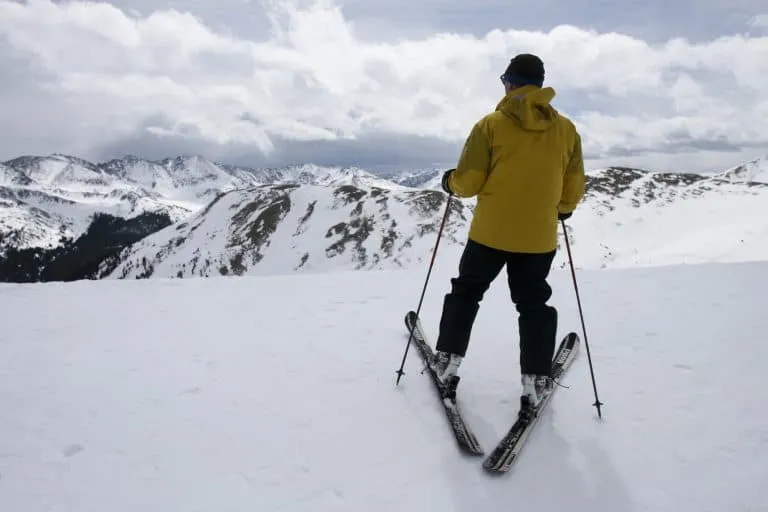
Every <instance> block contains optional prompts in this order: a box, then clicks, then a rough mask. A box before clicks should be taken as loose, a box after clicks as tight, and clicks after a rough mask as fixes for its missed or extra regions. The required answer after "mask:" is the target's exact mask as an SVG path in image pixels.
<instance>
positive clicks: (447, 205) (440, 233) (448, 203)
mask: <svg viewBox="0 0 768 512" xmlns="http://www.w3.org/2000/svg"><path fill="white" fill-rule="evenodd" d="M450 207H451V195H450V194H449V195H448V198H447V199H446V200H445V213H443V221H442V222H441V223H440V230H439V231H438V232H437V241H436V242H435V249H434V250H433V251H432V259H431V261H430V262H429V270H427V278H426V279H425V280H424V287H423V288H422V289H421V297H420V298H419V305H418V307H417V308H416V317H417V318H418V316H419V313H420V312H421V304H422V303H423V302H424V294H425V293H426V291H427V284H428V283H429V276H430V274H432V266H433V265H434V264H435V256H436V255H437V246H438V245H440V238H442V236H443V228H444V227H445V220H446V219H447V218H448V212H449V211H450ZM415 328H416V326H415V324H414V326H413V327H411V329H410V332H409V333H408V344H407V345H406V346H405V353H404V354H403V361H402V362H401V363H400V369H399V370H397V372H396V373H397V381H396V382H395V385H398V384H400V378H401V377H402V376H403V375H405V372H404V371H403V367H404V366H405V359H406V357H408V349H409V348H410V347H411V341H412V340H413V330H414V329H415Z"/></svg>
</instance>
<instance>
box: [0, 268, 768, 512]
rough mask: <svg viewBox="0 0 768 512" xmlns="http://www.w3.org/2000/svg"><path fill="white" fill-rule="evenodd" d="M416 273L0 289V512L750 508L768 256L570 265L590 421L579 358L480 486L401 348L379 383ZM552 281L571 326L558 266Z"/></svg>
mask: <svg viewBox="0 0 768 512" xmlns="http://www.w3.org/2000/svg"><path fill="white" fill-rule="evenodd" d="M456 263H457V262H456V261H455V260H453V259H450V258H438V260H437V262H436V266H435V270H434V272H433V275H432V281H431V282H430V288H429V289H428V292H427V296H426V299H425V303H424V307H423V310H422V318H423V322H424V326H425V329H426V331H427V332H428V333H429V335H430V337H431V338H430V342H431V343H432V344H434V340H435V335H436V329H437V324H438V321H439V312H440V307H441V301H442V296H443V294H444V293H445V292H446V291H447V290H448V287H449V281H448V280H449V278H450V277H452V275H453V273H454V269H455V265H456ZM422 270H423V271H424V272H425V271H426V269H422ZM424 272H422V271H416V270H413V271H411V270H408V271H384V272H337V273H327V274H314V275H313V274H309V275H302V276H299V275H294V276H271V277H248V278H210V279H186V280H160V279H159V280H148V281H97V282H78V283H70V284H60V283H48V284H35V285H2V286H0V289H1V290H0V291H1V293H0V309H2V311H3V328H2V329H0V406H2V411H3V421H2V422H0V510H3V511H13V512H22V511H23V512H43V511H51V510H61V511H70V510H71V511H77V512H104V511H106V510H109V511H110V512H123V511H125V512H129V511H130V512H135V511H136V510H146V511H171V510H174V511H175V510H178V511H181V510H185V511H186V510H189V511H192V510H201V511H214V510H215V511H222V512H223V511H227V512H230V511H231V512H235V511H249V512H251V511H254V510H258V511H275V512H277V511H288V512H296V511H312V512H320V511H362V510H364V511H370V512H382V511H404V510H446V511H448V510H451V511H460V512H472V511H492V510H537V511H561V510H574V511H582V510H589V511H594V512H617V511H621V512H639V511H680V512H688V511H690V512H694V511H695V512H706V511H712V512H715V511H717V512H722V511H726V510H727V511H745V512H746V511H752V512H757V511H763V510H768V490H767V489H766V486H765V482H768V464H766V463H765V454H766V450H767V449H768V413H767V412H766V411H765V400H764V398H763V397H762V394H761V393H760V390H761V389H762V387H763V384H764V372H763V371H762V370H763V369H762V366H763V364H762V363H763V361H764V360H765V359H766V357H768V345H767V344H766V340H765V332H766V328H767V327H768V322H767V321H766V320H765V315H764V311H763V310H764V300H763V299H761V297H763V295H764V291H765V285H766V284H768V278H767V277H766V276H768V263H743V264H723V265H700V266H677V267H673V266H670V267H659V268H650V269H648V268H646V269H631V270H630V269H624V270H603V271H583V272H580V273H579V274H578V277H579V285H580V291H581V294H582V301H583V305H584V308H585V316H586V321H587V329H588V335H589V341H590V344H591V347H590V348H591V350H592V358H593V362H594V364H595V372H596V378H597V385H598V391H599V393H600V399H601V400H602V401H603V402H604V403H605V406H604V419H603V421H599V420H598V419H597V416H596V412H595V409H594V407H593V406H592V405H591V404H592V402H593V401H594V397H593V394H592V385H591V381H590V379H589V370H588V366H587V357H586V350H585V348H584V347H583V349H582V351H581V353H580V355H579V357H578V358H577V359H576V361H575V362H574V365H573V367H572V368H571V370H570V372H569V374H568V375H567V376H566V377H565V378H564V379H563V382H562V384H563V385H565V386H569V388H568V389H560V390H558V393H557V395H556V396H555V397H554V399H553V400H552V402H551V404H550V407H549V409H548V410H547V411H546V412H545V413H544V416H543V417H542V419H541V421H540V422H539V423H538V426H537V429H536V431H535V432H534V433H533V435H532V436H531V438H530V440H529V442H528V444H527V445H526V446H525V448H524V450H523V453H522V455H521V457H520V459H519V461H518V462H517V464H516V466H515V467H513V469H512V471H511V473H509V474H507V475H505V476H502V477H500V478H493V477H489V476H486V475H485V474H484V473H483V471H482V469H481V467H480V463H481V459H468V458H465V457H464V456H462V455H460V454H459V453H458V450H457V449H456V447H455V445H454V440H453V437H452V435H451V432H450V429H449V428H448V426H447V425H446V424H445V419H444V416H443V412H442V410H441V406H440V404H439V403H438V402H437V401H436V399H435V397H434V395H433V389H432V387H431V383H430V382H429V379H428V377H427V376H426V375H422V374H420V373H419V372H420V369H421V363H420V361H419V360H418V358H417V355H416V352H415V351H411V352H410V356H409V358H408V360H407V362H406V367H405V371H406V375H405V377H404V378H403V380H402V381H401V383H400V386H398V387H395V385H394V381H395V370H396V369H397V368H398V366H399V364H400V360H401V357H402V353H403V350H404V349H405V342H406V339H407V334H406V331H405V327H404V324H403V316H404V314H405V312H406V311H407V310H408V309H411V308H415V306H416V301H417V299H418V293H419V292H420V287H421V283H423V279H424ZM504 283H505V281H504V279H503V276H501V277H500V279H499V280H498V281H497V282H496V283H494V285H493V286H492V288H491V290H489V292H488V293H487V295H486V298H485V299H484V301H483V304H482V308H481V310H480V313H479V315H478V319H477V323H476V327H475V329H474V331H473V338H472V342H471V344H470V348H469V354H468V358H467V359H466V360H465V363H464V365H463V366H462V377H463V378H462V383H461V385H460V400H461V401H462V403H463V405H464V408H465V410H466V411H467V416H468V419H469V421H471V424H472V426H473V427H474V429H475V430H476V432H477V434H478V437H479V439H480V441H481V443H482V444H483V446H484V448H485V449H486V452H490V450H491V449H492V447H493V445H494V444H495V442H496V441H497V440H498V439H499V438H500V437H501V436H502V435H503V433H504V431H505V430H506V428H507V427H508V426H509V423H510V421H512V419H513V417H514V415H515V413H516V409H517V405H518V396H519V392H520V385H519V369H518V366H517V361H518V351H517V336H516V329H517V322H516V315H515V313H514V310H513V308H512V306H511V305H510V303H509V301H508V298H507V297H508V296H507V292H506V289H505V284H504ZM551 283H552V286H553V289H554V295H553V299H552V304H554V305H555V306H557V307H558V309H559V311H560V332H559V333H558V337H561V336H562V335H564V333H565V332H566V331H568V330H577V332H579V331H580V329H579V328H578V326H579V323H578V316H577V308H576V304H575V297H574V293H573V288H572V283H571V281H570V274H569V273H567V272H565V271H559V270H558V271H554V272H553V277H552V279H551ZM753 390H755V391H756V392H754V391H753Z"/></svg>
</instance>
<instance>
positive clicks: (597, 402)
mask: <svg viewBox="0 0 768 512" xmlns="http://www.w3.org/2000/svg"><path fill="white" fill-rule="evenodd" d="M560 223H561V224H562V225H563V238H565V248H566V249H567V250H568V261H569V263H570V264H571V277H572V278H573V289H574V290H575V292H576V303H577V304H578V306H579V317H580V318H581V330H582V332H583V333H584V346H585V347H587V360H588V361H589V373H590V375H591V376H592V389H593V390H594V391H595V403H593V404H592V405H594V406H595V407H596V408H597V416H598V417H599V418H602V417H603V415H602V413H601V411H600V406H601V405H603V403H602V402H601V401H600V399H599V398H597V384H595V371H594V370H593V368H592V356H591V355H590V353H589V340H587V328H586V327H584V314H583V312H582V310H581V299H580V298H579V287H578V285H577V284H576V271H575V270H574V269H573V257H572V256H571V244H570V242H569V241H568V231H567V229H566V227H565V220H561V221H560Z"/></svg>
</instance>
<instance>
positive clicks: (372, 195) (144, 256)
mask: <svg viewBox="0 0 768 512" xmlns="http://www.w3.org/2000/svg"><path fill="white" fill-rule="evenodd" d="M444 208H445V195H444V194H442V193H439V192H434V191H428V190H412V189H394V190H393V188H392V187H390V188H378V187H370V188H359V187H356V186H353V185H342V186H338V187H328V186H319V185H297V184H286V185H270V186H265V187H258V188H252V189H244V190H235V191H232V192H229V193H227V194H224V195H222V196H221V197H220V198H219V199H218V200H216V201H215V202H213V203H212V204H211V205H209V206H208V207H207V208H206V209H205V210H204V211H202V212H200V213H198V214H197V215H195V216H193V217H191V218H190V219H189V220H188V221H186V222H184V223H181V224H178V225H176V226H170V227H169V228H167V229H164V230H161V231H159V232H157V233H155V234H153V235H151V236H149V237H147V238H145V239H143V240H142V241H140V242H138V243H136V244H135V245H133V246H132V247H130V248H129V249H127V250H126V251H125V253H124V255H123V262H122V264H121V265H119V266H118V267H117V268H116V269H115V270H114V271H113V272H112V274H111V277H115V278H126V277H129V278H132V277H189V276H211V275H221V274H224V275H226V274H238V275H244V274H249V275H256V274H259V275H263V274H273V273H285V272H292V271H327V270H347V269H355V270H360V269H372V268H385V267H395V268H399V267H406V266H410V265H412V264H415V263H417V262H421V261H424V260H425V259H426V258H428V257H429V256H430V254H431V250H432V247H433V246H434V237H435V233H436V232H437V230H438V227H439V225H440V222H441V220H442V212H443V210H444ZM451 211H452V215H454V217H455V219H457V222H454V223H452V224H451V226H450V227H449V228H447V229H446V230H445V231H444V234H443V235H444V236H445V240H446V244H453V245H454V246H456V245H457V244H458V242H459V241H460V238H461V237H458V238H457V235H456V232H457V230H461V229H462V226H463V224H462V221H461V219H462V218H463V219H464V221H463V222H464V223H466V219H467V216H468V214H469V211H468V208H467V207H466V206H465V205H462V204H461V203H458V202H456V203H453V208H452V209H451ZM462 236H463V235H462Z"/></svg>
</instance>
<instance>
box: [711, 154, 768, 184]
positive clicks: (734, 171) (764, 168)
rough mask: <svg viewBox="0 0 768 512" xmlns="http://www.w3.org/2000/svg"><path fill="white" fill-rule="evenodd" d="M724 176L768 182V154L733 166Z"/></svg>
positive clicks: (739, 180) (740, 179)
mask: <svg viewBox="0 0 768 512" xmlns="http://www.w3.org/2000/svg"><path fill="white" fill-rule="evenodd" d="M722 177H724V178H726V179H728V180H731V181H737V182H747V183H768V156H765V157H763V158H758V159H757V160H752V161H750V162H746V163H744V164H741V165H737V166H736V167H732V168H731V169H728V170H726V171H725V172H724V173H723V175H722Z"/></svg>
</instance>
